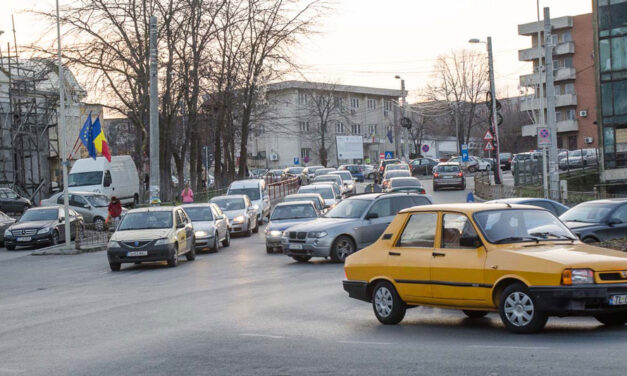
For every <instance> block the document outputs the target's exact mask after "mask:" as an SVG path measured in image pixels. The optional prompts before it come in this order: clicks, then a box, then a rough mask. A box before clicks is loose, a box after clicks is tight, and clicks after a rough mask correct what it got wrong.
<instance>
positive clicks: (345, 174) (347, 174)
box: [331, 171, 353, 182]
mask: <svg viewBox="0 0 627 376" xmlns="http://www.w3.org/2000/svg"><path fill="white" fill-rule="evenodd" d="M333 175H337V176H339V177H340V179H342V182H345V181H351V180H352V179H353V176H352V175H351V173H350V172H348V171H337V172H333V173H332V174H331V176H333Z"/></svg>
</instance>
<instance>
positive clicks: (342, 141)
mask: <svg viewBox="0 0 627 376" xmlns="http://www.w3.org/2000/svg"><path fill="white" fill-rule="evenodd" d="M335 139H336V141H335V145H336V147H337V157H338V159H363V158H364V141H363V138H362V137H361V136H335Z"/></svg>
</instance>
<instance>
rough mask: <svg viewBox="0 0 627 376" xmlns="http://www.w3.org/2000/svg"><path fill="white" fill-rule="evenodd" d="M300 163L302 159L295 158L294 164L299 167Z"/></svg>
mask: <svg viewBox="0 0 627 376" xmlns="http://www.w3.org/2000/svg"><path fill="white" fill-rule="evenodd" d="M299 162H300V158H298V157H294V164H295V165H297V164H299Z"/></svg>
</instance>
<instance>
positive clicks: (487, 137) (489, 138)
mask: <svg viewBox="0 0 627 376" xmlns="http://www.w3.org/2000/svg"><path fill="white" fill-rule="evenodd" d="M483 139H484V140H485V141H492V140H494V135H493V134H492V132H490V130H489V129H488V130H487V131H485V134H484V135H483Z"/></svg>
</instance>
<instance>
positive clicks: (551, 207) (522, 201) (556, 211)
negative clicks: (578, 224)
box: [486, 197, 569, 217]
mask: <svg viewBox="0 0 627 376" xmlns="http://www.w3.org/2000/svg"><path fill="white" fill-rule="evenodd" d="M486 204H518V205H531V206H537V207H540V208H543V209H546V210H548V211H550V212H551V213H552V214H553V215H554V216H556V217H559V216H560V215H562V214H564V213H565V212H566V211H567V210H568V209H569V207H568V206H566V205H564V204H562V203H560V202H557V201H555V200H549V199H548V198H539V197H512V198H501V199H498V200H490V201H486Z"/></svg>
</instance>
